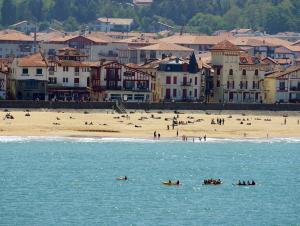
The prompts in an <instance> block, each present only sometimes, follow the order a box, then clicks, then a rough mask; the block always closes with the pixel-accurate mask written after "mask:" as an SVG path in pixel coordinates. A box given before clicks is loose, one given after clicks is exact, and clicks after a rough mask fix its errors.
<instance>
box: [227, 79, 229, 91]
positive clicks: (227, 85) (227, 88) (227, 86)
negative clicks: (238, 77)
mask: <svg viewBox="0 0 300 226" xmlns="http://www.w3.org/2000/svg"><path fill="white" fill-rule="evenodd" d="M229 86H230V82H229V81H227V89H229Z"/></svg>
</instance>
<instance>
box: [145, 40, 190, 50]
mask: <svg viewBox="0 0 300 226" xmlns="http://www.w3.org/2000/svg"><path fill="white" fill-rule="evenodd" d="M139 49H140V50H156V51H186V52H193V51H194V50H193V49H190V48H187V47H184V46H180V45H177V44H173V43H166V42H159V43H157V44H154V45H150V46H146V47H142V48H139Z"/></svg>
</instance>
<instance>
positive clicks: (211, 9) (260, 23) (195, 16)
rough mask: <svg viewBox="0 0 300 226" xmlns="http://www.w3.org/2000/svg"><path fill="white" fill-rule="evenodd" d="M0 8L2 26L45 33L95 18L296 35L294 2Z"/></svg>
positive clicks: (4, 1) (37, 2)
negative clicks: (27, 24)
mask: <svg viewBox="0 0 300 226" xmlns="http://www.w3.org/2000/svg"><path fill="white" fill-rule="evenodd" d="M0 4H1V10H0V14H1V15H0V18H1V20H0V22H1V26H2V28H5V27H7V26H8V25H11V24H13V23H15V22H17V21H21V20H31V21H36V22H37V23H38V24H39V25H40V26H41V28H43V29H44V28H47V27H49V26H50V22H51V21H52V20H54V19H55V20H57V21H61V22H62V27H61V28H63V29H66V30H68V31H72V30H76V29H79V28H80V26H81V25H84V24H87V23H89V22H91V21H93V20H95V19H96V18H97V17H121V18H134V19H135V22H136V25H135V26H136V27H135V30H139V31H153V29H154V24H155V22H157V21H160V22H163V23H166V24H168V25H171V26H174V27H175V28H176V29H177V30H180V29H181V28H182V27H184V29H185V31H192V32H201V33H207V34H210V33H212V32H213V31H215V30H220V29H224V30H231V29H233V28H252V29H255V30H260V31H266V32H268V33H270V34H273V33H277V32H282V31H296V32H300V1H299V0H210V1H208V0H154V3H153V4H152V5H151V6H149V7H136V6H134V5H133V4H132V1H131V0H0Z"/></svg>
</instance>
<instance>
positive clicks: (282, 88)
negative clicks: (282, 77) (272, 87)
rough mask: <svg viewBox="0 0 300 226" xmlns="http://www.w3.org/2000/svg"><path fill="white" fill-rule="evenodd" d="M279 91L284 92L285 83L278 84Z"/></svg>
mask: <svg viewBox="0 0 300 226" xmlns="http://www.w3.org/2000/svg"><path fill="white" fill-rule="evenodd" d="M279 90H285V82H279Z"/></svg>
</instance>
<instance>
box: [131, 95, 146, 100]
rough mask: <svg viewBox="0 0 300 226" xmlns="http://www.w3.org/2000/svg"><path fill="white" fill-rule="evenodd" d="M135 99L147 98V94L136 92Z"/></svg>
mask: <svg viewBox="0 0 300 226" xmlns="http://www.w3.org/2000/svg"><path fill="white" fill-rule="evenodd" d="M134 99H135V100H140V101H143V100H144V99H145V95H144V94H135V95H134Z"/></svg>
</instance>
